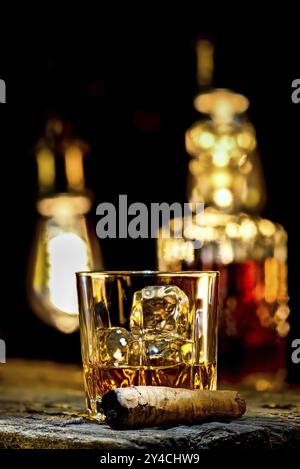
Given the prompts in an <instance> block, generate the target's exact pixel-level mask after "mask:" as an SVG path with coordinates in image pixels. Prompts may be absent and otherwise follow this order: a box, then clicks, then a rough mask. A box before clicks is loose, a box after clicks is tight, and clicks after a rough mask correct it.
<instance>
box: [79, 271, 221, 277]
mask: <svg viewBox="0 0 300 469" xmlns="http://www.w3.org/2000/svg"><path fill="white" fill-rule="evenodd" d="M151 275H153V276H154V275H155V276H157V277H167V276H168V277H194V278H198V277H201V276H209V277H219V276H220V272H219V271H218V270H183V271H175V272H163V271H159V270H94V271H93V270H91V271H80V272H76V276H77V277H125V276H139V277H143V276H144V277H147V276H151Z"/></svg>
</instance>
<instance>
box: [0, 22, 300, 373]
mask: <svg viewBox="0 0 300 469" xmlns="http://www.w3.org/2000/svg"><path fill="white" fill-rule="evenodd" d="M201 33H202V35H206V36H207V34H208V35H209V36H210V37H213V38H214V42H215V74H214V86H217V87H228V88H231V89H233V90H235V91H238V92H241V93H243V94H245V95H246V96H247V97H248V98H249V99H250V109H249V113H248V115H249V118H250V120H251V121H252V122H253V124H254V126H255V128H256V131H257V139H258V145H259V150H260V154H261V159H262V164H263V167H264V171H265V178H266V182H267V189H268V202H267V206H266V209H265V210H264V213H263V215H264V216H267V217H269V218H270V219H271V220H274V221H277V222H279V223H282V224H283V225H284V227H285V228H286V230H287V231H288V235H289V291H290V297H291V301H290V306H291V310H292V315H291V323H292V330H291V334H290V337H289V344H290V343H291V341H292V339H294V338H299V337H300V326H299V324H300V311H299V307H300V298H299V290H300V285H299V283H300V274H299V269H298V261H299V243H300V242H299V233H298V225H299V220H298V219H299V207H298V203H299V199H300V178H299V173H298V171H299V170H298V167H299V160H300V144H299V133H300V103H299V104H298V105H297V104H293V103H292V101H291V92H292V88H291V82H292V80H293V79H295V78H300V58H299V54H298V51H299V50H300V47H299V44H300V33H299V34H298V35H297V34H294V35H292V34H290V36H289V37H288V36H287V35H286V33H284V34H283V33H282V32H281V31H278V32H277V33H269V34H268V35H267V34H265V33H264V34H262V33H258V32H256V31H252V33H251V34H249V33H246V32H245V33H243V34H241V33H238V34H236V35H228V34H225V33H217V32H214V33H205V34H204V33H203V31H202V32H201V31H200V30H198V29H197V28H190V30H189V32H188V33H185V32H183V30H182V29H181V28H177V27H176V28H175V27H174V28H173V29H172V28H171V27H170V28H169V30H168V31H166V30H161V31H158V30H156V28H155V26H153V27H152V28H150V30H144V31H142V30H140V31H138V32H136V33H134V32H132V31H131V34H129V33H124V32H123V31H122V32H121V31H111V32H110V33H99V32H95V33H90V34H89V35H88V36H87V35H84V34H83V35H82V36H81V37H80V41H76V39H75V38H76V34H74V35H73V36H72V35H66V36H65V37H64V39H63V40H61V41H56V42H54V41H52V42H51V45H49V44H48V45H46V44H42V45H41V41H40V37H39V36H37V37H36V40H35V42H34V43H33V45H31V46H30V47H28V46H27V45H26V46H25V45H23V46H22V41H19V45H18V47H14V48H13V50H11V51H9V52H7V53H6V54H4V52H3V49H4V48H2V49H1V52H0V78H3V79H4V80H5V81H6V85H7V104H6V105H2V106H1V105H0V124H1V127H0V165H1V166H0V178H1V195H2V198H1V219H0V220H1V233H2V236H4V238H3V241H2V245H1V246H2V251H1V267H2V268H1V280H0V282H1V310H0V331H1V338H4V339H5V340H6V344H7V354H8V357H10V356H22V357H35V358H43V359H53V360H61V361H80V346H79V335H78V334H77V333H76V334H73V335H71V336H65V335H62V334H60V333H58V332H56V331H55V330H53V329H51V328H49V327H48V326H45V325H44V324H42V323H41V322H40V321H39V320H38V319H36V317H35V316H34V315H33V313H32V312H31V311H30V308H29V307H28V304H27V300H26V295H25V287H24V283H25V282H24V279H25V272H26V267H27V263H28V253H29V248H30V245H31V242H32V237H33V233H34V226H35V225H34V222H35V220H36V213H35V208H34V206H35V197H36V191H37V187H36V168H35V162H34V158H33V152H32V149H33V146H34V144H35V142H36V140H37V139H38V138H39V136H40V135H41V134H42V132H43V130H44V124H45V119H46V117H47V113H49V112H50V111H51V110H52V111H53V110H54V111H56V112H57V113H58V114H59V115H60V116H61V117H63V118H66V119H69V120H70V121H71V122H72V124H73V127H74V131H75V133H76V134H77V135H79V136H80V137H82V138H83V139H85V140H87V141H88V142H89V143H90V145H91V149H92V150H91V153H90V155H89V157H88V159H87V160H86V175H87V177H86V179H87V181H88V185H89V187H91V188H92V189H93V191H94V192H95V202H96V203H100V202H103V201H110V202H116V201H117V198H118V195H119V194H122V193H124V194H128V199H129V203H130V202H134V201H142V202H146V203H147V202H149V203H150V202H155V201H167V202H168V201H169V202H173V201H182V202H184V201H185V191H186V174H187V165H188V161H189V158H188V156H187V154H186V152H185V148H184V132H185V130H186V129H187V128H188V127H189V126H190V125H191V124H192V123H193V122H194V121H195V120H197V118H199V115H198V114H197V112H196V111H195V110H194V109H193V105H192V101H193V98H194V96H195V94H196V93H197V91H198V87H197V81H196V55H195V52H194V44H195V40H196V39H197V37H198V36H199V35H201ZM4 55H5V56H4ZM91 216H92V217H93V218H94V221H95V222H96V216H95V210H93V211H92V212H91ZM102 249H103V254H104V259H105V265H106V268H107V269H145V268H146V269H152V268H155V265H156V259H155V242H154V241H151V240H143V241H139V240H135V241H132V240H108V241H105V242H102ZM290 350H291V349H290V348H289V352H288V353H289V355H290ZM289 361H290V360H289ZM289 366H290V379H291V380H293V381H296V380H297V379H299V375H300V365H292V364H291V363H290V365H289Z"/></svg>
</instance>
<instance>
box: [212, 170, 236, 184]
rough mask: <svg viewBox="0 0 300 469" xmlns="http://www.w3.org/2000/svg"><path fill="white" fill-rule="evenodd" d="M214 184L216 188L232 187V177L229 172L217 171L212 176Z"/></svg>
mask: <svg viewBox="0 0 300 469" xmlns="http://www.w3.org/2000/svg"><path fill="white" fill-rule="evenodd" d="M212 183H213V185H214V187H216V188H222V187H226V186H230V184H231V175H230V173H229V172H227V171H216V172H214V173H213V174H212Z"/></svg>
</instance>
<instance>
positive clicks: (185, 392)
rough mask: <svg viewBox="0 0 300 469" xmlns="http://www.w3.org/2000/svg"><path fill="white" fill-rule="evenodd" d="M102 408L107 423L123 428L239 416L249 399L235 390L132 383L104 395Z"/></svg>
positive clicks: (243, 411)
mask: <svg viewBox="0 0 300 469" xmlns="http://www.w3.org/2000/svg"><path fill="white" fill-rule="evenodd" d="M101 409H102V411H103V413H104V415H105V416H106V422H107V423H108V425H110V426H111V427H113V428H116V429H117V428H119V429H121V428H123V429H124V428H139V427H152V426H155V427H156V426H161V425H170V424H195V423H201V422H206V421H209V420H228V419H236V418H239V417H241V416H242V415H243V414H244V413H245V411H246V402H245V400H244V399H242V398H241V397H240V395H239V393H237V392H236V391H200V390H189V389H181V388H177V389H175V388H168V387H165V386H133V387H128V388H118V389H114V390H112V391H109V392H107V393H106V394H104V396H103V398H102V402H101Z"/></svg>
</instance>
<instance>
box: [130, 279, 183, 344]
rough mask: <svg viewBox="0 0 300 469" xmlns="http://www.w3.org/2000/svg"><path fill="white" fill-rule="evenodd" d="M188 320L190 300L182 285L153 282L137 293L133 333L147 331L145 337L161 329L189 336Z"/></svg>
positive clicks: (132, 323)
mask: <svg viewBox="0 0 300 469" xmlns="http://www.w3.org/2000/svg"><path fill="white" fill-rule="evenodd" d="M189 322H190V321H189V300H188V297H187V296H186V294H185V293H184V292H183V291H182V290H181V289H180V288H179V287H177V286H174V285H164V286H160V285H154V286H148V287H145V288H143V289H142V290H139V291H137V292H135V293H134V296H133V304H132V310H131V317H130V330H131V332H132V333H133V334H144V338H145V339H147V338H148V339H151V335H152V336H153V337H155V336H156V337H157V334H158V333H159V334H171V335H173V336H174V335H175V336H180V337H181V338H187V337H188V335H189V327H190V324H189Z"/></svg>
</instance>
